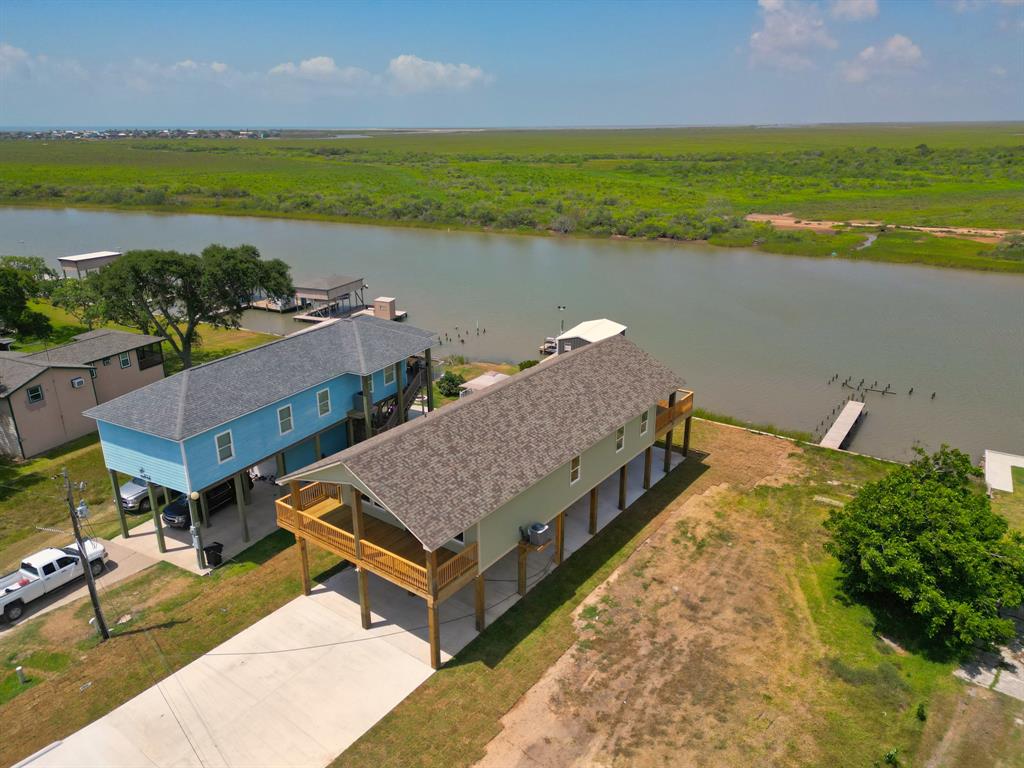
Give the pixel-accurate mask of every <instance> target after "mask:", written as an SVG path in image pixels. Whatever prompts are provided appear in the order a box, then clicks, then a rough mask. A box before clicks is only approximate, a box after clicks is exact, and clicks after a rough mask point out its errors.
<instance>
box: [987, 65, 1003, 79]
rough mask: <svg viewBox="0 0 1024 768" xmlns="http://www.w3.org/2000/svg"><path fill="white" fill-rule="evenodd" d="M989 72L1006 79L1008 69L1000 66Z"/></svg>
mask: <svg viewBox="0 0 1024 768" xmlns="http://www.w3.org/2000/svg"><path fill="white" fill-rule="evenodd" d="M989 72H991V73H992V74H993V75H995V76H996V77H1006V67H1000V66H999V65H998V64H996V65H995V66H993V67H992V69H990V70H989Z"/></svg>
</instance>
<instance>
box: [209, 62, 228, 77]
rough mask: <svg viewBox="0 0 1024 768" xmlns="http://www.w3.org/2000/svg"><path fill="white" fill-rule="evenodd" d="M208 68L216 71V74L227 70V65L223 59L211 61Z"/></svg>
mask: <svg viewBox="0 0 1024 768" xmlns="http://www.w3.org/2000/svg"><path fill="white" fill-rule="evenodd" d="M210 69H211V70H213V71H214V72H216V73H217V74H218V75H223V74H224V73H225V72H227V71H228V65H227V64H225V63H224V62H223V61H211V62H210Z"/></svg>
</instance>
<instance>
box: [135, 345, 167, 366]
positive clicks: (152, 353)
mask: <svg viewBox="0 0 1024 768" xmlns="http://www.w3.org/2000/svg"><path fill="white" fill-rule="evenodd" d="M135 356H136V357H137V358H138V359H139V370H140V371H144V370H146V369H147V368H152V367H153V366H154V365H160V364H162V363H163V361H164V353H163V350H162V349H161V348H160V343H159V342H156V343H153V344H147V345H146V346H144V347H139V348H138V349H136V350H135Z"/></svg>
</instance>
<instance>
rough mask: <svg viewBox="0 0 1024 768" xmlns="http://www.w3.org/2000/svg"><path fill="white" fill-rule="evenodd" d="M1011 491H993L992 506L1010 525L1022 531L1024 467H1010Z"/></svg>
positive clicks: (1023, 524) (1023, 519)
mask: <svg viewBox="0 0 1024 768" xmlns="http://www.w3.org/2000/svg"><path fill="white" fill-rule="evenodd" d="M1011 471H1012V472H1013V493H1006V492H1005V491H993V492H992V494H993V498H992V508H993V509H994V510H996V511H997V512H998V513H999V514H1001V515H1002V516H1003V517H1005V518H1006V519H1007V520H1009V521H1010V525H1011V526H1013V527H1014V528H1016V529H1017V530H1019V531H1024V467H1011Z"/></svg>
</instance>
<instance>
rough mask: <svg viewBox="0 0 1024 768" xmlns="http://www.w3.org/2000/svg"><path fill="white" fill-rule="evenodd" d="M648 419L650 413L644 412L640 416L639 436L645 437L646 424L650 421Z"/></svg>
mask: <svg viewBox="0 0 1024 768" xmlns="http://www.w3.org/2000/svg"><path fill="white" fill-rule="evenodd" d="M650 419H651V412H650V411H644V412H643V413H641V414H640V434H641V435H646V434H647V423H648V422H649V421H650Z"/></svg>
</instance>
